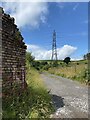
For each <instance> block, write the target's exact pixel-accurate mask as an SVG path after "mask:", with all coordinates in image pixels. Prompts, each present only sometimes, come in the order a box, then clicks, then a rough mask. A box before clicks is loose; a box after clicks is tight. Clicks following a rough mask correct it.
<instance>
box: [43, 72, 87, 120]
mask: <svg viewBox="0 0 90 120" xmlns="http://www.w3.org/2000/svg"><path fill="white" fill-rule="evenodd" d="M41 76H42V78H43V80H44V83H45V85H46V87H47V89H48V90H50V94H51V95H52V101H53V103H54V106H55V110H56V112H55V113H54V114H53V115H51V116H52V118H88V87H87V86H84V85H81V84H80V83H78V82H76V81H72V80H69V79H66V78H62V77H59V76H56V75H51V74H48V73H43V74H41Z"/></svg>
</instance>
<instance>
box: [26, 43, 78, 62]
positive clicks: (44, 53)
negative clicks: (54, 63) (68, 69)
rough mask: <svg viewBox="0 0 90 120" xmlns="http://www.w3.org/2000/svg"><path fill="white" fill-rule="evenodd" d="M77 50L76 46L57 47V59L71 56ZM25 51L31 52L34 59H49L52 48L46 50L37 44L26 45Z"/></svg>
mask: <svg viewBox="0 0 90 120" xmlns="http://www.w3.org/2000/svg"><path fill="white" fill-rule="evenodd" d="M76 50H77V48H76V47H73V46H70V45H64V46H63V47H61V48H57V54H58V59H62V60H63V59H64V58H65V57H67V56H71V55H72V54H73V53H74V52H75V51H76ZM27 51H29V52H32V55H33V56H34V57H35V59H36V60H50V59H51V54H52V50H46V49H44V48H42V47H39V46H37V45H28V44H27Z"/></svg>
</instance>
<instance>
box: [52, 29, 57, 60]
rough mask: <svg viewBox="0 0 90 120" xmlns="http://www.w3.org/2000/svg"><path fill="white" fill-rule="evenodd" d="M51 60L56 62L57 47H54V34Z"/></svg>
mask: <svg viewBox="0 0 90 120" xmlns="http://www.w3.org/2000/svg"><path fill="white" fill-rule="evenodd" d="M52 60H57V47H56V32H55V30H54V32H53V42H52Z"/></svg>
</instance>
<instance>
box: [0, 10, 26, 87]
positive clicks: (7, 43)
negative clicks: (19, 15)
mask: <svg viewBox="0 0 90 120" xmlns="http://www.w3.org/2000/svg"><path fill="white" fill-rule="evenodd" d="M0 11H2V12H1V14H0V16H1V18H2V19H1V22H2V27H1V28H0V34H2V44H1V45H2V46H1V47H2V80H3V85H6V84H7V85H12V84H13V83H14V82H15V81H17V82H19V83H21V84H20V85H21V87H25V85H26V82H25V54H26V48H27V47H26V45H25V43H24V42H23V37H22V35H21V33H20V31H19V29H18V28H17V26H16V25H15V21H14V18H11V17H10V15H8V14H5V13H4V11H3V9H2V8H0Z"/></svg>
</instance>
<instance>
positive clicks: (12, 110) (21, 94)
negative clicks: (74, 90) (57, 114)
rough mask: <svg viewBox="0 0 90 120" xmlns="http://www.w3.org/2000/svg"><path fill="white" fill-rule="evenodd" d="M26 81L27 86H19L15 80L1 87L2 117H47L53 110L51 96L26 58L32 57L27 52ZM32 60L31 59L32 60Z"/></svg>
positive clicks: (19, 119) (20, 118) (20, 119)
mask: <svg viewBox="0 0 90 120" xmlns="http://www.w3.org/2000/svg"><path fill="white" fill-rule="evenodd" d="M27 56H28V57H27V58H26V59H27V62H26V68H27V70H26V81H27V88H26V89H25V90H23V89H21V88H20V85H19V84H17V83H16V82H15V83H13V84H12V88H11V87H10V86H6V87H3V108H2V109H3V119H6V118H7V119H13V118H15V119H18V120H22V119H31V118H37V120H38V119H39V120H42V118H49V117H50V114H51V113H52V112H53V111H54V108H53V105H52V102H51V97H50V95H49V94H48V91H47V90H46V88H45V86H44V84H43V82H42V80H41V78H40V75H39V73H38V71H37V70H35V69H34V68H32V67H31V65H30V63H29V61H28V60H31V59H32V57H31V56H30V54H27ZM32 61H33V60H32Z"/></svg>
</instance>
